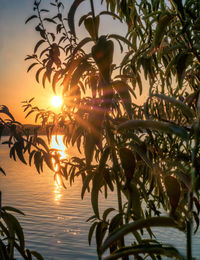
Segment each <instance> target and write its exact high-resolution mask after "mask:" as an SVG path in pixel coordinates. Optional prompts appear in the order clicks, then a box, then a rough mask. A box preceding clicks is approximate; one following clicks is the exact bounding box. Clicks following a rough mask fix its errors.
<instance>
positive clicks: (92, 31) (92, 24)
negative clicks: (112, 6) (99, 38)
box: [84, 15, 99, 41]
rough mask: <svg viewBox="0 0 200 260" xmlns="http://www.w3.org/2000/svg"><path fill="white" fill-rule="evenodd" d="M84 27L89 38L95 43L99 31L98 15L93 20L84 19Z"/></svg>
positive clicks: (90, 18)
mask: <svg viewBox="0 0 200 260" xmlns="http://www.w3.org/2000/svg"><path fill="white" fill-rule="evenodd" d="M84 25H85V28H86V30H87V31H88V33H89V35H90V36H91V38H92V39H93V40H94V41H95V40H96V35H98V31H99V15H97V16H96V17H95V19H93V17H88V18H86V19H85V20H84Z"/></svg>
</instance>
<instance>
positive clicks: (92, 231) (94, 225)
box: [88, 222, 98, 245]
mask: <svg viewBox="0 0 200 260" xmlns="http://www.w3.org/2000/svg"><path fill="white" fill-rule="evenodd" d="M97 224H98V222H94V223H93V224H92V225H91V227H90V230H89V233H88V244H89V245H91V241H92V235H93V233H94V230H95V227H96V225H97Z"/></svg>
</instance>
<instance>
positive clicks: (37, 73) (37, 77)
mask: <svg viewBox="0 0 200 260" xmlns="http://www.w3.org/2000/svg"><path fill="white" fill-rule="evenodd" d="M44 69H45V67H41V68H39V69H38V70H37V72H36V74H35V78H36V81H37V82H38V83H39V75H40V72H41V71H42V70H44Z"/></svg>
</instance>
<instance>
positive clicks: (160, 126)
mask: <svg viewBox="0 0 200 260" xmlns="http://www.w3.org/2000/svg"><path fill="white" fill-rule="evenodd" d="M137 128H143V129H145V128H149V129H153V130H157V131H162V132H166V133H170V134H175V135H177V136H179V137H181V138H183V139H184V140H188V133H187V131H186V130H185V129H184V128H183V127H181V126H178V125H175V124H171V123H166V122H160V121H153V120H129V121H127V122H125V123H123V124H121V125H119V126H118V130H122V129H137Z"/></svg>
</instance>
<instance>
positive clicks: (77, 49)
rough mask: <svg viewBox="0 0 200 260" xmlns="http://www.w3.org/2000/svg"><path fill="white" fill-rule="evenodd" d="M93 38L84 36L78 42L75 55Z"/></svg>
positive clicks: (74, 51)
mask: <svg viewBox="0 0 200 260" xmlns="http://www.w3.org/2000/svg"><path fill="white" fill-rule="evenodd" d="M91 41H92V39H91V38H89V37H86V38H84V39H83V40H82V41H80V42H79V43H78V45H77V46H76V47H75V48H74V50H73V54H72V55H75V54H76V53H77V52H78V51H79V50H80V49H81V48H82V47H83V46H84V45H85V44H86V43H88V42H91Z"/></svg>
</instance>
